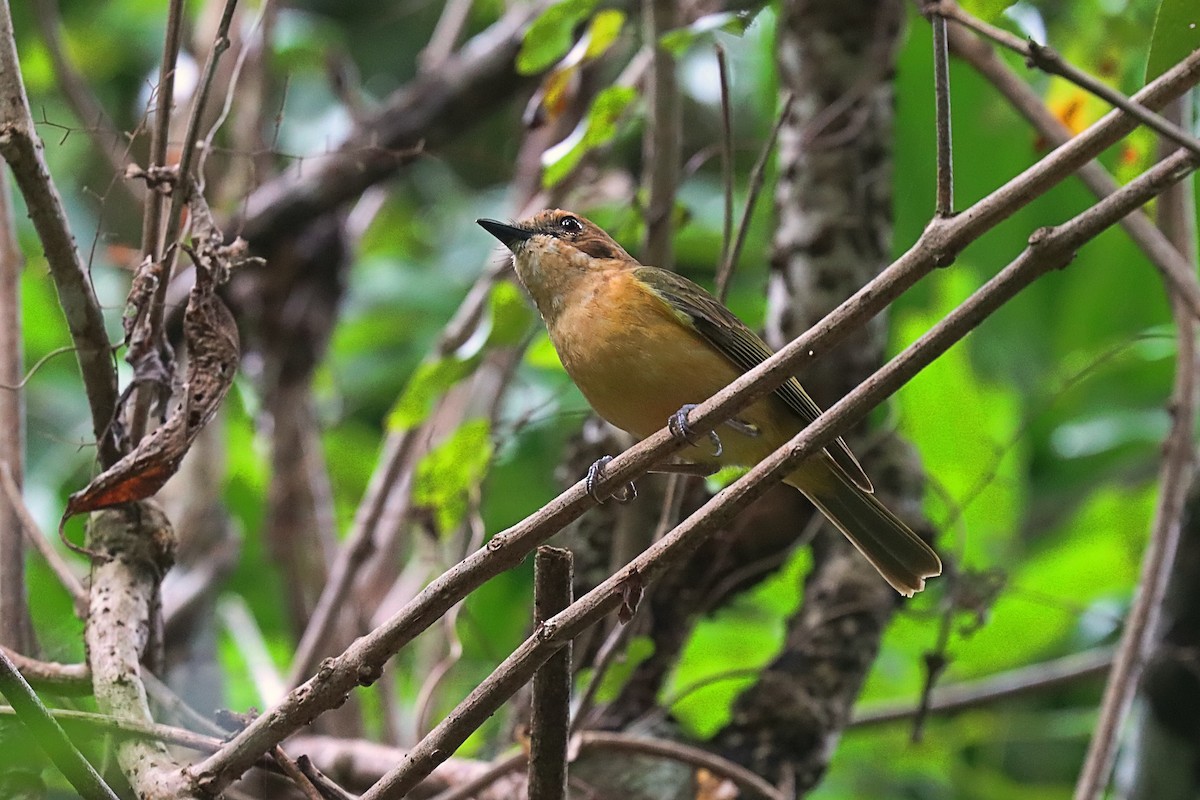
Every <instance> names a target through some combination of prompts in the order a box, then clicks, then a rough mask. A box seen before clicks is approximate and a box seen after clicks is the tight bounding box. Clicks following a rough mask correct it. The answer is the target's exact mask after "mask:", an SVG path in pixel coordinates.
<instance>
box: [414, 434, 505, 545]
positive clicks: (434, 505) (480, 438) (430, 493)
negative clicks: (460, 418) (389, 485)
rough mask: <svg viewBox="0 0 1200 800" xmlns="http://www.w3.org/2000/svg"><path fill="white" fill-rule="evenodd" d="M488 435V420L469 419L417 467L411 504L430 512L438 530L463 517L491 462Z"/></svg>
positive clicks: (458, 521)
mask: <svg viewBox="0 0 1200 800" xmlns="http://www.w3.org/2000/svg"><path fill="white" fill-rule="evenodd" d="M490 434H491V431H490V429H489V426H488V423H487V420H485V419H473V420H468V421H467V422H464V423H463V424H462V425H460V426H459V427H458V429H457V430H456V431H454V433H452V434H450V435H449V436H448V437H446V440H445V441H443V442H442V443H441V444H439V445H438V446H437V447H435V448H433V449H432V450H430V451H429V452H428V453H426V454H425V457H424V458H422V459H421V463H420V464H418V465H417V472H416V475H415V476H414V479H413V493H412V495H413V503H414V504H415V505H417V506H420V507H423V508H428V509H430V510H432V511H433V515H434V519H435V520H436V521H437V526H438V530H439V531H441V532H443V533H444V532H447V531H452V530H454V529H455V528H456V527H458V525H459V523H460V522H462V520H463V517H464V516H465V515H466V513H467V501H468V500H469V499H470V496H471V494H472V492H474V491H475V490H476V489H477V488H478V486H479V484H480V483H481V482H482V481H483V476H484V475H486V474H487V468H488V464H490V463H491V460H492V452H493V447H492V440H491V436H490Z"/></svg>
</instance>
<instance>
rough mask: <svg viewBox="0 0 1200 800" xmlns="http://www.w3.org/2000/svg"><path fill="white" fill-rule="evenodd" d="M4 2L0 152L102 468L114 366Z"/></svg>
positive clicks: (111, 455)
mask: <svg viewBox="0 0 1200 800" xmlns="http://www.w3.org/2000/svg"><path fill="white" fill-rule="evenodd" d="M15 42H16V40H15V38H14V32H13V27H12V16H11V14H10V11H9V5H8V3H4V4H2V5H0V156H3V157H4V159H5V160H6V161H7V162H8V165H9V167H11V168H12V173H13V177H14V178H15V179H16V184H17V187H18V188H19V189H20V190H21V194H22V195H23V196H24V197H25V205H26V207H27V209H28V211H29V217H30V219H32V220H33V225H34V228H35V229H36V230H37V234H38V238H39V239H40V240H41V243H42V249H43V251H44V252H45V255H46V261H47V262H48V264H49V266H50V275H51V277H52V278H53V279H54V287H55V289H56V290H57V291H58V299H59V304H60V305H61V306H62V310H63V314H64V315H65V316H66V318H67V327H68V329H69V330H70V332H71V340H72V342H73V343H74V345H75V355H76V358H78V360H79V369H80V372H81V373H82V374H83V385H84V389H85V391H86V393H87V398H88V405H89V406H90V408H91V416H92V431H93V433H94V435H95V437H96V441H97V443H98V446H99V449H100V461H101V463H102V464H103V465H104V466H108V465H109V464H111V463H113V462H115V461H116V460H117V450H116V447H115V445H114V444H113V442H112V441H111V439H110V437H109V436H108V428H109V423H110V422H111V420H112V418H113V410H114V409H115V408H116V404H117V371H116V367H115V366H114V364H113V358H112V347H111V345H110V343H109V340H108V333H107V332H106V331H105V329H104V315H103V314H102V313H101V312H100V303H99V301H98V300H97V299H96V293H95V291H94V290H93V289H92V284H91V280H90V278H89V276H88V271H87V268H86V267H85V266H84V263H83V260H82V258H81V257H80V255H79V250H78V249H77V248H76V247H75V239H74V237H73V236H72V235H71V228H70V225H69V224H68V222H67V212H66V209H65V208H64V206H63V201H62V197H61V196H60V195H59V193H58V189H57V187H56V186H55V185H54V182H53V180H51V178H50V171H49V169H48V167H47V166H46V159H45V157H44V155H43V152H42V143H41V140H40V139H39V138H38V135H37V131H36V130H35V128H34V123H33V118H32V116H31V115H30V112H29V98H28V97H27V96H26V94H25V86H24V83H23V81H22V78H21V67H20V63H19V62H18V59H17V50H16V43H15Z"/></svg>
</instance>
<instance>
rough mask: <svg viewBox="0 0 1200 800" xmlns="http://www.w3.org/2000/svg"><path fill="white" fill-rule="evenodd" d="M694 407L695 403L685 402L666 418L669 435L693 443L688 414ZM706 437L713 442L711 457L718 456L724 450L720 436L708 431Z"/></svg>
mask: <svg viewBox="0 0 1200 800" xmlns="http://www.w3.org/2000/svg"><path fill="white" fill-rule="evenodd" d="M695 408H696V404H695V403H685V404H684V405H683V406H682V407H681V408H680V409H679V410H678V411H676V412H675V413H674V414H672V415H671V416H670V418H669V419H667V430H669V431H670V432H671V435H672V436H674V437H675V438H676V439H679V440H681V441H684V442H687V443H688V444H695V442H693V441H692V428H691V425H689V424H688V414H690V413H691V412H692V411H693V410H694V409H695ZM708 439H709V441H711V442H712V444H713V453H712V457H713V458H720V457H721V454H722V453H724V452H725V446H724V445H722V444H721V437H720V436H718V435H717V432H716V431H709V432H708Z"/></svg>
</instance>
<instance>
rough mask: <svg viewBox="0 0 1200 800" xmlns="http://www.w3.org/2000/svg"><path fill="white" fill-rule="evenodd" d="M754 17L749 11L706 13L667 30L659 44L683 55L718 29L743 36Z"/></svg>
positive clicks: (659, 38)
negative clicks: (690, 21) (689, 22)
mask: <svg viewBox="0 0 1200 800" xmlns="http://www.w3.org/2000/svg"><path fill="white" fill-rule="evenodd" d="M753 19H754V17H753V15H751V14H750V13H749V12H748V11H721V12H718V13H716V14H706V15H704V16H703V17H701V18H700V19H698V20H696V21H695V22H693V23H692V24H691V25H688V26H686V27H683V28H676V29H675V30H671V31H667V32H666V33H664V34H663V35H662V36H660V37H658V44H659V46H660V47H662V48H663V49H664V50H667V51H668V52H670V53H671V55H673V56H681V55H683V54H684V53H685V52H687V51H688V49H690V48H691V47H692V46H693V45H695V44H696V43H697V42H699V41H701V40H704V39H709V38H711V34H713V33H716V32H717V31H725V32H726V33H733V34H737V35H738V36H741V35H742V34H743V33H745V31H746V28H747V27H749V25H750V22H751V21H752V20H753Z"/></svg>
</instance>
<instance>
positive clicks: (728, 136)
mask: <svg viewBox="0 0 1200 800" xmlns="http://www.w3.org/2000/svg"><path fill="white" fill-rule="evenodd" d="M716 51H717V75H718V76H719V78H720V85H721V184H722V186H723V188H724V189H725V208H724V212H725V213H724V217H723V219H722V224H721V260H720V261H719V262H718V263H719V264H720V265H721V271H720V272H718V273H717V283H716V286H717V293H716V294H717V298H718V299H720V300H721V301H722V302H724V300H725V296H726V294H728V292H729V279H730V277H732V274H733V261H732V259H730V258H729V252H730V251H731V250H732V249H733V110H732V105H733V101H732V100H731V99H730V97H729V60H728V59H727V58H726V57H725V48H724V47H722V46H721V44H720V43H719V42H718V43H717V46H716ZM726 264H728V265H729V269H728V271H726V269H725V265H726Z"/></svg>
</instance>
